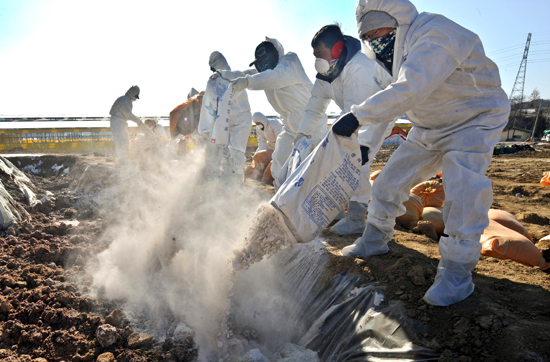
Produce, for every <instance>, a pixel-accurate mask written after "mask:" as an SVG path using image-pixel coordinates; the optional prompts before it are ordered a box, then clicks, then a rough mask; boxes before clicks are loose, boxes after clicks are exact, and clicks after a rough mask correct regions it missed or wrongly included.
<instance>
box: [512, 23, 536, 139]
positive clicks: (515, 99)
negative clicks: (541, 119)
mask: <svg viewBox="0 0 550 362" xmlns="http://www.w3.org/2000/svg"><path fill="white" fill-rule="evenodd" d="M529 45H531V33H529V35H527V42H526V43H525V50H524V51H523V59H522V60H521V64H520V65H519V70H518V74H517V75H516V81H515V82H514V86H513V87H512V92H511V93H510V104H511V107H513V106H515V105H517V106H518V107H521V106H522V103H523V88H524V87H525V72H526V70H527V55H529ZM519 113H521V109H520V108H516V110H515V111H514V112H513V117H510V118H511V119H512V120H513V123H512V128H513V131H512V139H513V138H514V134H515V133H516V131H515V126H516V119H517V118H518V115H519ZM508 132H510V131H509V130H508Z"/></svg>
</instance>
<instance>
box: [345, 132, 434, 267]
mask: <svg viewBox="0 0 550 362" xmlns="http://www.w3.org/2000/svg"><path fill="white" fill-rule="evenodd" d="M417 133H420V132H417ZM420 136H421V135H420ZM420 139H421V138H420ZM441 158H442V154H441V153H440V152H439V151H430V150H428V149H426V147H425V146H424V145H422V144H421V143H420V142H417V141H416V139H415V137H414V134H413V132H411V134H410V135H409V138H408V139H407V141H405V143H403V144H402V145H401V146H399V148H398V149H397V150H396V151H395V152H394V153H393V155H392V156H391V157H390V160H389V161H388V163H387V164H386V166H385V167H384V169H383V170H382V172H381V173H380V175H379V176H378V178H377V179H376V180H375V181H374V185H373V189H372V201H371V202H370V204H369V214H368V217H367V221H366V227H365V231H364V232H363V235H362V237H361V238H359V239H357V240H356V241H355V243H354V244H352V245H350V246H347V247H345V248H344V249H343V250H342V254H344V255H346V256H358V257H366V256H370V255H380V254H385V253H387V252H388V246H387V244H388V242H389V241H390V240H391V238H392V237H393V234H394V230H393V227H394V225H395V218H396V217H397V216H399V215H403V214H404V213H405V211H406V209H405V207H404V206H403V202H405V201H406V200H408V199H409V194H410V190H411V188H412V186H414V185H416V184H417V183H419V182H421V181H424V180H426V179H428V178H430V177H431V176H433V175H435V174H436V173H437V172H439V170H440V169H441Z"/></svg>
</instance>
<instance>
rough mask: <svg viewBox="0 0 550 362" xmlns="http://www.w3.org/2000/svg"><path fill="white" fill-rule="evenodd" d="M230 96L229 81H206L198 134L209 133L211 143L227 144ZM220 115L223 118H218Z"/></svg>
mask: <svg viewBox="0 0 550 362" xmlns="http://www.w3.org/2000/svg"><path fill="white" fill-rule="evenodd" d="M232 96H233V95H232V86H231V83H230V82H229V81H227V80H225V79H223V78H222V77H217V78H216V79H212V78H210V79H208V82H207V83H206V90H205V93H204V97H203V99H202V107H201V114H200V119H199V133H200V134H201V135H203V136H204V135H206V134H207V133H209V134H210V135H211V136H210V138H211V142H212V143H215V144H227V143H228V140H229V131H228V126H229V111H230V106H231V98H232ZM222 115H223V117H218V116H222ZM224 142H225V143H224Z"/></svg>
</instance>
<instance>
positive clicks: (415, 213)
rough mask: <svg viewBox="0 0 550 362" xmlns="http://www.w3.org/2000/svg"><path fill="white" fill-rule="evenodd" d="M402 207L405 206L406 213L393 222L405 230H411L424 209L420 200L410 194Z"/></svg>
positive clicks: (420, 217)
mask: <svg viewBox="0 0 550 362" xmlns="http://www.w3.org/2000/svg"><path fill="white" fill-rule="evenodd" d="M403 206H405V208H406V209H407V211H406V212H405V213H404V214H403V215H401V216H398V217H396V218H395V222H397V223H398V224H399V225H401V226H403V227H404V228H405V229H412V228H413V227H414V226H415V225H416V223H417V222H418V221H419V220H421V219H422V211H423V209H424V207H423V205H422V199H421V198H420V197H418V196H416V195H413V194H411V195H410V197H409V199H408V200H407V201H405V202H404V203H403Z"/></svg>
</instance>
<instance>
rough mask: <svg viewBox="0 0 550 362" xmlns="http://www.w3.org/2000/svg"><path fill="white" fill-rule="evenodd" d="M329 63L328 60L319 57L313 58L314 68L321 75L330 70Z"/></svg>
mask: <svg viewBox="0 0 550 362" xmlns="http://www.w3.org/2000/svg"><path fill="white" fill-rule="evenodd" d="M331 66H332V65H331V64H330V62H329V61H327V60H325V59H321V58H315V70H316V71H317V72H318V73H319V74H321V75H327V74H328V73H329V72H330V68H331Z"/></svg>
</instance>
